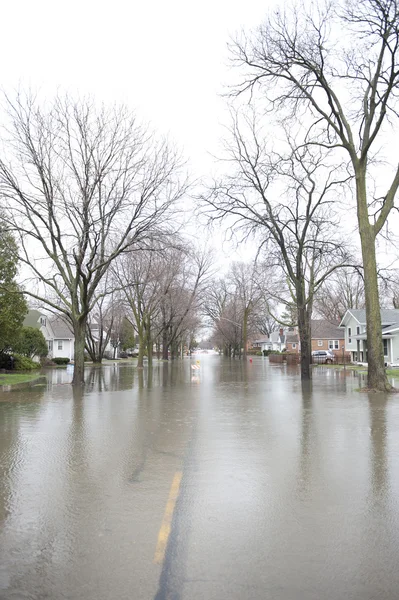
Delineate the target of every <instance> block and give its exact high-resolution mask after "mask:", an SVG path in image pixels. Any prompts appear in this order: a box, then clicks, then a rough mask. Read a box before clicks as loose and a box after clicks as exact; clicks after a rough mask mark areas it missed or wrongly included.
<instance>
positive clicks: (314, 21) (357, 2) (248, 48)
mask: <svg viewBox="0 0 399 600" xmlns="http://www.w3.org/2000/svg"><path fill="white" fill-rule="evenodd" d="M232 52H233V56H234V59H235V60H236V62H237V64H238V65H240V66H241V67H242V68H243V70H244V75H243V79H242V81H241V84H240V86H239V88H238V89H237V93H238V94H239V93H242V92H244V91H249V92H250V93H251V95H256V94H258V92H259V94H260V95H261V97H262V98H263V100H264V102H265V103H266V104H267V109H274V110H275V111H277V113H278V115H279V119H280V120H286V122H289V123H290V124H292V123H293V122H295V123H297V124H298V123H299V122H300V123H302V124H304V126H305V127H306V129H307V135H306V143H308V144H312V145H317V146H318V147H325V148H329V149H330V148H331V149H334V151H335V152H336V153H337V155H340V156H342V155H346V156H347V158H348V160H349V163H350V165H351V169H352V173H353V175H354V181H355V195H356V207H357V219H358V227H359V234H360V242H361V249H362V256H363V265H364V283H365V305H366V314H367V345H368V386H369V388H370V389H375V390H382V391H384V390H388V389H390V386H389V384H388V382H387V378H386V373H385V369H384V356H383V346H382V341H381V316H380V304H379V295H378V281H377V263H376V237H377V236H378V234H379V233H380V232H381V229H382V227H383V226H384V224H385V223H386V221H387V218H388V216H389V213H390V212H391V210H392V208H393V206H394V199H395V195H396V192H397V189H398V186H399V166H398V163H397V158H396V164H394V165H393V166H392V173H391V174H390V175H387V174H386V173H384V178H383V181H381V184H380V185H379V186H377V189H378V193H376V194H375V195H374V194H373V191H372V190H373V189H375V186H374V185H373V181H372V179H371V176H372V166H373V164H372V163H373V160H372V159H373V158H374V157H373V153H375V152H376V151H378V152H381V148H382V147H383V141H384V135H385V134H386V133H387V131H388V127H389V126H390V125H391V124H392V123H395V124H396V125H397V120H398V116H399V113H398V110H397V98H398V93H397V92H398V87H399V69H398V57H399V6H398V3H397V0H348V1H341V2H340V1H338V2H336V3H335V2H334V3H332V2H329V1H328V0H326V1H324V2H321V3H320V2H319V3H310V2H309V3H307V4H306V5H305V6H303V5H301V6H299V5H297V7H295V6H294V7H292V6H288V7H286V8H285V9H283V10H279V9H277V10H275V11H274V12H272V13H271V14H270V16H269V17H268V19H267V20H266V22H265V23H264V24H263V25H261V26H260V27H259V28H258V29H257V30H256V31H255V32H254V33H253V35H251V36H249V37H247V36H245V35H244V36H242V38H241V39H237V40H236V41H235V43H233V45H232ZM389 158H391V157H389ZM339 160H341V158H340V159H339Z"/></svg>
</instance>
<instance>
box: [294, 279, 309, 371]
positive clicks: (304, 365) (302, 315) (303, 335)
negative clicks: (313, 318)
mask: <svg viewBox="0 0 399 600" xmlns="http://www.w3.org/2000/svg"><path fill="white" fill-rule="evenodd" d="M296 294H297V310H298V330H299V340H300V343H301V380H302V381H309V380H310V379H311V378H312V368H311V354H312V339H311V331H310V315H311V309H310V310H309V308H308V307H307V306H306V302H305V298H303V290H302V288H300V289H299V290H298V289H297V292H296Z"/></svg>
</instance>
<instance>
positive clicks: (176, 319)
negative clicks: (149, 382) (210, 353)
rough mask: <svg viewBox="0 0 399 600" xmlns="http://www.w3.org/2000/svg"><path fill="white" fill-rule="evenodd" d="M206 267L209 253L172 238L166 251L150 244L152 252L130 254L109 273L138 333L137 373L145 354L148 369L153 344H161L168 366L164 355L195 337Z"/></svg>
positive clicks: (165, 248) (173, 352) (206, 279)
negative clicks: (121, 295) (114, 280)
mask: <svg viewBox="0 0 399 600" xmlns="http://www.w3.org/2000/svg"><path fill="white" fill-rule="evenodd" d="M211 264H212V259H211V256H210V254H209V252H207V251H200V250H196V249H193V248H192V247H191V246H190V245H189V244H187V243H185V242H184V241H183V240H180V239H178V238H177V237H176V238H175V239H173V237H171V238H170V239H169V245H168V246H165V245H164V244H159V243H158V244H157V243H154V244H153V246H152V251H151V252H150V251H148V250H142V251H136V252H131V253H127V254H125V255H124V256H122V257H121V259H120V260H118V262H117V263H116V265H115V269H114V273H115V276H116V280H117V282H118V285H119V286H120V288H121V289H122V290H123V294H124V297H125V305H126V308H127V311H128V312H127V313H126V314H127V315H129V318H131V321H132V323H134V326H135V329H136V331H137V333H138V338H139V356H138V366H139V367H142V366H143V358H144V354H145V353H146V354H147V358H148V361H149V364H151V360H152V354H153V346H154V343H156V342H157V343H158V345H159V346H160V345H161V340H162V352H163V359H164V360H168V355H169V349H170V350H171V355H172V357H174V356H175V355H176V352H177V347H178V345H179V344H182V343H183V342H184V341H186V342H189V340H190V339H191V338H192V337H193V336H194V333H195V331H196V330H197V328H198V327H199V324H200V315H199V303H200V302H201V294H202V291H203V289H204V286H205V285H206V283H207V281H208V277H209V273H210V268H211ZM185 338H187V339H185Z"/></svg>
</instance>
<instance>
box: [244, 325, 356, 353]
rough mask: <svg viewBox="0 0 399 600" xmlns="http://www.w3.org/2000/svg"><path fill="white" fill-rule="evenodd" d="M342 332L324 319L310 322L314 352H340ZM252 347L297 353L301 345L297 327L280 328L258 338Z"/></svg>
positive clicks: (342, 342)
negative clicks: (267, 335)
mask: <svg viewBox="0 0 399 600" xmlns="http://www.w3.org/2000/svg"><path fill="white" fill-rule="evenodd" d="M344 337H345V336H344V332H343V330H342V329H340V327H339V326H338V325H337V324H336V323H331V322H330V321H327V320H326V319H312V320H311V345H312V351H314V350H330V351H331V352H333V353H337V352H342V346H344V345H345V340H344ZM253 346H254V347H258V348H260V349H261V350H262V351H263V350H279V351H280V352H281V351H282V350H284V349H285V350H286V351H287V352H294V353H299V352H300V350H301V344H300V340H299V335H298V328H297V327H289V328H287V329H283V328H280V329H279V331H275V332H273V333H272V334H271V335H270V337H265V338H259V339H258V340H255V341H254V343H253Z"/></svg>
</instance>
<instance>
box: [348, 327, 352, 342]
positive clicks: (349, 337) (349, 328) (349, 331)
mask: <svg viewBox="0 0 399 600" xmlns="http://www.w3.org/2000/svg"><path fill="white" fill-rule="evenodd" d="M351 337H352V328H351V327H348V342H349V343H350V344H351V343H352V340H351Z"/></svg>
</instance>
